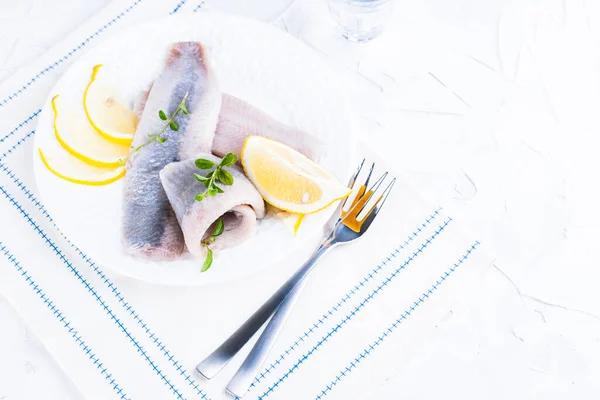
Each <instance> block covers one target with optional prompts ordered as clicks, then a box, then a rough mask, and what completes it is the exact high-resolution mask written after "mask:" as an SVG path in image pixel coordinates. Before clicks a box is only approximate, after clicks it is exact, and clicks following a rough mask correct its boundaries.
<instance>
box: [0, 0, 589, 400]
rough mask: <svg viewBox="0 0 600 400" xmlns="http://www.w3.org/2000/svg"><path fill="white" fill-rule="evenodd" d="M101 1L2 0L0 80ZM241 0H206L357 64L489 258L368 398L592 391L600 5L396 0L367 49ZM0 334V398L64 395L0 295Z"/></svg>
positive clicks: (389, 127)
mask: <svg viewBox="0 0 600 400" xmlns="http://www.w3.org/2000/svg"><path fill="white" fill-rule="evenodd" d="M106 3H107V1H106V0H80V1H69V0H53V1H51V0H45V1H44V0H38V1H35V0H19V1H14V0H11V1H8V0H0V80H4V79H10V74H11V72H13V71H15V70H16V69H18V68H19V67H20V66H21V65H23V64H25V63H27V62H28V61H31V60H33V59H35V57H36V56H37V55H40V54H42V53H43V52H45V51H46V50H47V49H48V48H49V47H51V46H52V45H53V44H54V43H55V42H57V41H58V40H60V38H62V37H63V36H64V35H66V34H67V33H69V32H70V31H71V30H73V29H74V28H75V27H76V26H78V25H79V24H81V23H82V22H84V21H85V20H86V19H87V18H88V17H89V16H91V15H93V13H94V12H95V11H96V10H98V9H100V8H101V7H102V6H103V5H105V4H106ZM256 3H257V2H249V1H242V0H213V1H212V2H210V6H211V8H212V9H216V10H222V11H226V12H235V13H239V14H244V15H248V16H250V17H253V18H259V19H263V20H265V21H268V22H273V23H275V24H276V25H278V26H280V27H281V28H282V29H287V30H288V32H289V33H290V34H292V35H294V36H297V37H298V38H299V39H301V40H304V41H306V42H307V43H308V44H309V45H311V46H312V47H314V48H315V51H317V52H319V53H320V54H321V55H322V56H323V57H326V58H328V59H330V60H331V61H332V62H335V63H337V64H339V65H340V66H341V67H342V68H343V69H344V70H345V71H346V72H347V73H348V74H350V75H355V81H356V91H357V96H356V99H355V101H356V104H355V106H356V109H357V110H360V111H359V112H360V115H361V117H362V123H361V129H363V131H367V132H369V133H370V134H371V135H372V137H373V140H377V141H383V142H385V143H390V145H389V146H386V148H388V149H389V152H388V154H385V155H384V156H386V157H390V158H391V157H393V158H396V159H401V160H402V163H403V165H404V166H405V168H404V169H403V171H401V172H402V173H404V174H405V175H406V177H408V178H409V179H410V180H411V181H412V182H414V184H415V186H416V187H417V188H418V189H419V190H421V191H422V192H423V193H424V194H425V195H426V196H429V197H430V198H432V199H435V200H437V202H438V204H442V205H444V206H445V208H446V209H447V210H450V211H451V213H452V215H456V216H458V217H459V218H457V219H458V220H461V221H462V223H463V224H464V225H465V226H466V227H468V228H469V229H471V230H473V231H475V232H476V233H477V234H478V235H479V237H481V238H482V239H483V241H484V242H485V243H486V244H487V245H488V247H489V248H491V250H492V251H493V252H494V253H495V255H496V256H497V258H496V263H495V266H494V267H492V268H490V270H489V271H488V272H487V273H486V274H485V275H484V276H483V277H482V279H481V282H480V285H479V286H478V287H477V289H476V290H475V291H474V292H473V293H472V295H471V296H470V297H469V302H468V303H467V304H463V305H462V306H461V307H458V308H456V309H455V310H454V311H453V312H452V313H450V314H448V316H447V317H446V318H445V320H444V321H442V322H441V323H440V324H439V325H438V326H436V328H435V329H434V330H433V332H432V333H431V334H430V335H428V337H427V338H426V340H424V341H423V342H422V343H421V344H420V345H419V347H418V348H416V349H415V351H414V352H413V356H412V358H411V359H410V360H409V361H408V362H407V363H405V364H404V365H403V366H402V367H401V368H400V367H399V369H398V370H390V371H388V375H387V377H386V378H387V380H386V383H385V384H384V385H383V386H381V387H380V388H379V389H378V391H377V392H376V393H373V395H372V398H373V399H379V398H407V399H430V398H440V397H442V396H443V397H448V396H450V398H458V397H459V396H460V397H461V398H465V399H471V398H473V399H475V398H485V399H505V398H511V399H565V398H573V399H592V398H594V399H596V398H598V397H600V382H599V381H598V378H597V377H598V376H600V292H599V291H598V288H597V282H598V278H599V277H600V272H599V271H600V250H599V249H600V247H599V246H598V244H597V240H598V238H599V237H600V235H599V233H598V232H599V228H600V212H598V207H597V206H598V204H600V194H599V192H600V191H599V190H598V185H599V179H598V171H600V169H599V168H598V167H599V164H600V161H599V159H598V157H597V152H598V148H599V146H598V144H599V142H600V140H599V139H598V133H599V132H600V121H599V115H600V101H599V98H600V84H599V82H600V80H599V78H600V2H598V1H597V0H453V1H447V0H420V1H414V0H413V1H409V0H397V2H396V8H395V14H394V18H393V19H392V23H391V25H390V27H389V28H388V30H386V32H385V34H384V36H382V37H381V38H379V39H378V40H376V41H374V42H373V43H371V44H368V45H366V46H365V45H350V44H348V43H345V42H344V41H343V40H341V39H339V38H338V37H336V36H334V35H333V34H332V32H333V29H334V26H333V23H332V21H331V19H330V18H329V15H328V13H327V8H326V5H325V1H321V0H312V1H311V0H299V1H297V2H296V4H294V5H293V6H292V7H290V8H287V6H288V4H289V3H290V1H275V0H269V1H262V2H261V5H260V6H257V5H256ZM398 55H402V57H399V56H398ZM409 55H412V57H409ZM0 332H1V333H0V400H7V399H11V400H14V399H34V398H45V399H75V398H79V394H78V393H77V392H76V391H75V390H74V389H73V388H72V386H71V384H70V383H69V382H68V380H67V379H66V378H65V377H64V375H63V373H62V372H61V370H60V369H59V368H58V367H57V366H56V364H55V363H54V361H53V360H52V359H51V358H50V357H49V356H48V355H47V354H46V352H45V350H44V348H43V346H42V345H41V344H40V343H39V342H38V341H37V339H36V338H35V337H32V335H31V334H30V333H28V331H27V328H26V327H25V326H24V325H23V324H22V323H21V322H20V320H19V317H18V315H16V313H15V312H14V311H13V310H12V309H11V308H10V306H9V305H8V304H6V303H5V302H3V301H2V299H1V298H0Z"/></svg>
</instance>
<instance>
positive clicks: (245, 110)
mask: <svg viewBox="0 0 600 400" xmlns="http://www.w3.org/2000/svg"><path fill="white" fill-rule="evenodd" d="M251 135H256V136H265V137H267V138H269V139H273V140H277V141H278V142H281V143H283V144H285V145H287V146H290V147H292V148H293V149H295V150H297V151H299V152H300V153H302V154H304V155H305V156H307V157H308V158H310V159H311V160H313V161H315V162H318V161H319V159H320V157H321V155H322V154H323V152H324V145H323V143H322V142H321V141H320V140H319V139H317V138H316V137H314V136H311V135H309V134H308V133H306V132H303V131H301V130H299V129H296V128H293V127H291V126H289V125H286V124H284V123H282V122H279V121H277V120H276V119H274V118H273V117H271V116H270V115H268V114H266V113H265V112H263V111H261V110H259V109H258V108H256V107H254V106H252V105H250V104H248V103H246V102H245V101H243V100H240V99H238V98H237V97H234V96H231V95H229V94H226V93H223V100H222V104H221V112H220V114H219V122H218V124H217V131H216V133H215V139H214V142H213V148H212V152H213V154H215V155H217V156H219V157H223V156H225V154H227V153H229V152H231V153H234V154H237V155H239V154H240V151H241V150H242V146H243V144H244V140H245V139H246V138H247V137H248V136H251Z"/></svg>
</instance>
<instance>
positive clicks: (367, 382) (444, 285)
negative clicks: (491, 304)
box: [0, 0, 492, 399]
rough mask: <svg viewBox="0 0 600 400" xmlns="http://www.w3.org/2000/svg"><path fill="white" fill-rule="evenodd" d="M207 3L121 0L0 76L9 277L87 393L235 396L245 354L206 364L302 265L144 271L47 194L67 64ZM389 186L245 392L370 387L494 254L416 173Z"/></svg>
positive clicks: (0, 160) (32, 320)
mask: <svg viewBox="0 0 600 400" xmlns="http://www.w3.org/2000/svg"><path fill="white" fill-rule="evenodd" d="M203 4H204V2H203V1H193V0H187V1H186V0H182V1H164V0H163V1H158V0H135V1H126V0H115V1H113V2H112V3H111V4H110V5H109V6H107V7H106V8H105V9H103V10H102V11H101V12H99V13H98V14H97V15H96V16H95V17H93V18H92V19H91V20H90V21H88V22H87V23H86V24H85V25H83V26H81V27H80V28H79V29H77V30H76V31H75V32H74V33H72V34H71V35H70V36H68V37H67V38H66V39H65V40H63V41H62V42H61V43H59V44H58V45H57V46H55V47H54V48H53V49H52V50H51V51H49V52H48V53H47V54H45V55H44V56H43V57H41V58H40V59H38V60H36V61H35V63H33V64H31V65H29V66H27V67H25V68H23V69H21V70H20V71H18V72H17V73H16V74H14V75H13V76H12V77H11V78H10V79H9V80H8V82H6V83H5V84H3V85H2V86H0V290H1V291H2V293H3V295H4V296H5V297H6V298H7V299H8V300H9V301H10V302H11V304H12V305H13V306H14V307H15V308H16V310H17V311H18V312H19V314H20V315H21V316H22V317H23V319H24V320H25V321H26V323H27V324H28V325H29V327H30V328H31V329H32V330H33V331H34V332H35V333H36V334H37V336H38V337H39V338H40V339H41V341H42V342H43V343H44V345H45V346H46V347H47V349H48V350H49V352H50V353H51V354H52V355H53V356H54V357H55V358H56V360H57V362H58V364H59V365H60V366H61V367H62V368H63V369H64V371H65V372H66V374H67V375H68V376H69V377H70V378H71V379H72V380H73V382H74V384H75V385H76V386H77V387H78V389H79V390H80V391H81V393H83V394H84V395H85V397H86V398H91V399H112V398H123V399H168V398H175V399H198V398H200V399H220V398H225V397H227V396H226V395H225V392H224V387H225V385H226V383H227V381H228V380H229V379H230V378H231V376H232V375H233V374H234V372H235V370H236V368H237V367H238V366H239V365H240V364H241V361H242V359H243V354H241V355H240V356H239V357H237V358H236V359H235V360H234V362H232V363H230V364H229V365H228V366H227V367H226V368H225V369H224V371H223V372H222V373H221V374H220V375H219V376H218V377H216V378H215V379H213V380H211V381H205V380H202V379H201V378H200V377H199V376H197V375H196V374H195V372H194V366H195V365H196V363H197V362H198V361H200V360H201V359H202V358H203V357H204V356H206V355H207V354H208V353H209V352H210V351H211V350H212V349H214V348H215V347H216V346H217V345H218V344H219V343H220V342H221V341H222V340H223V339H224V338H225V337H226V336H227V335H228V334H230V333H231V332H232V331H233V330H234V329H235V328H236V327H237V326H238V325H239V324H240V323H241V322H242V321H243V320H244V319H245V318H246V317H247V316H248V315H249V314H250V313H251V312H252V311H253V310H254V309H256V308H257V307H258V306H259V305H260V304H261V303H262V302H263V301H264V300H265V299H266V297H268V296H269V295H270V293H272V292H273V291H274V290H275V289H276V288H277V287H278V286H279V285H280V284H281V283H282V282H283V281H284V280H285V279H286V277H287V276H289V274H290V273H291V272H292V271H293V269H294V268H295V267H294V266H285V267H282V268H279V269H276V270H270V271H266V272H264V273H262V274H258V275H256V276H252V277H250V278H245V279H244V280H243V281H234V282H230V283H227V284H223V285H217V286H214V287H212V286H211V287H201V288H173V287H164V286H160V285H152V284H148V283H144V282H138V281H135V280H132V279H130V278H126V277H123V276H120V275H117V274H115V273H113V272H111V271H110V270H109V269H105V268H104V267H103V266H100V265H97V264H96V263H95V262H94V260H92V259H90V258H89V257H88V256H87V255H86V254H85V253H84V252H83V251H82V250H81V249H79V248H78V247H77V246H76V245H74V244H73V243H72V242H71V241H70V239H69V238H67V237H65V236H64V235H62V234H61V232H60V231H59V230H58V228H57V227H56V225H55V224H54V222H53V220H52V216H51V215H50V214H49V213H48V212H47V211H46V209H45V208H44V205H43V204H42V203H41V202H40V199H39V196H38V194H37V191H36V185H35V181H34V177H33V172H32V162H31V157H32V143H33V136H34V135H35V126H36V120H37V116H38V114H39V112H40V107H41V105H42V104H43V102H44V100H45V98H46V97H47V95H48V91H49V90H50V88H51V87H52V85H53V84H54V82H55V81H56V80H57V79H58V77H59V76H60V74H61V73H63V71H64V70H65V68H66V67H67V66H68V65H69V64H70V63H71V62H72V61H73V60H75V59H76V58H77V57H78V56H79V55H80V54H81V53H83V52H85V51H86V50H87V49H88V48H89V47H92V46H94V44H95V43H97V42H99V41H100V40H102V38H103V37H106V36H108V35H110V34H111V33H114V32H115V31H117V30H119V29H122V28H124V27H127V26H131V25H133V24H136V23H139V22H142V21H145V20H148V19H151V18H156V17H160V16H167V15H168V14H173V13H182V12H196V11H199V10H201V9H202V8H203ZM369 156H371V158H373V157H375V158H376V155H375V154H369ZM388 201H389V205H387V206H386V208H385V209H384V211H383V213H382V216H381V217H379V218H378V221H377V223H375V224H374V226H373V227H372V228H371V232H370V234H369V235H368V236H367V237H365V238H364V240H361V241H359V242H357V243H356V244H354V245H352V246H348V247H346V248H343V249H339V250H338V251H335V252H333V253H332V254H331V255H330V256H329V257H328V258H327V259H326V260H325V261H324V264H325V265H323V266H322V267H321V268H319V269H318V270H317V271H316V272H315V274H314V276H313V277H312V279H311V280H310V281H309V283H308V284H307V286H306V289H305V291H304V295H303V296H302V297H301V299H300V301H299V303H298V304H297V306H296V307H295V309H294V312H293V313H292V315H291V317H290V318H289V320H288V323H287V325H286V327H285V328H284V330H283V331H282V333H281V336H280V338H279V340H278V341H277V344H276V345H275V348H274V349H273V351H272V352H271V354H270V357H269V360H268V361H267V363H266V364H265V366H264V368H263V370H262V371H261V372H260V374H259V375H258V376H257V377H256V379H255V381H254V383H253V384H252V387H251V389H250V391H249V393H248V394H247V396H245V398H248V399H257V398H260V399H266V398H271V399H309V398H312V399H323V398H340V399H348V398H361V397H363V396H365V395H366V394H367V393H368V392H369V391H370V390H372V389H373V388H374V387H376V386H377V385H378V384H380V383H381V381H382V380H384V379H385V378H386V376H388V375H389V374H390V373H391V372H393V370H395V369H397V368H398V366H399V365H400V363H401V362H402V360H403V359H405V358H406V357H407V356H408V354H409V352H410V351H412V350H414V349H415V348H416V347H415V343H416V342H417V340H418V339H419V338H421V337H422V336H423V334H424V332H426V331H427V328H430V327H431V326H432V325H433V324H434V323H435V322H437V321H438V320H439V319H440V318H441V317H442V316H443V315H444V314H445V313H446V312H447V311H448V310H449V308H450V304H451V302H453V301H455V300H456V299H457V298H458V297H461V296H463V295H464V294H465V293H467V291H466V289H467V288H468V286H469V285H471V284H472V283H473V282H474V281H475V280H476V279H477V277H478V276H479V275H480V274H481V272H482V271H483V270H484V269H485V268H486V267H487V266H488V265H490V263H491V261H492V260H491V258H490V257H489V256H487V255H486V253H485V252H484V251H482V250H481V249H480V247H481V245H480V243H479V242H478V241H477V240H476V239H475V238H473V237H471V236H469V235H465V234H464V233H463V232H462V231H461V230H460V229H459V228H458V226H457V223H456V222H455V221H453V220H452V218H451V217H449V216H447V215H445V214H444V212H443V211H442V210H441V209H440V208H439V207H436V206H430V205H428V203H427V202H426V201H424V200H423V199H422V198H420V197H419V196H418V195H417V194H415V192H414V191H413V190H412V189H411V187H410V185H408V184H407V183H405V182H402V181H399V182H398V183H397V184H396V187H395V190H394V194H393V196H392V197H391V198H390V199H389V200H388ZM299 261H300V260H299ZM246 351H248V349H246V350H245V352H246Z"/></svg>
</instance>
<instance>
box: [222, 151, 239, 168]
mask: <svg viewBox="0 0 600 400" xmlns="http://www.w3.org/2000/svg"><path fill="white" fill-rule="evenodd" d="M237 160H238V157H237V156H236V155H235V154H233V153H227V154H226V155H225V157H223V159H222V160H221V163H220V164H219V165H221V166H223V167H230V166H232V165H233V164H235V163H236V162H237Z"/></svg>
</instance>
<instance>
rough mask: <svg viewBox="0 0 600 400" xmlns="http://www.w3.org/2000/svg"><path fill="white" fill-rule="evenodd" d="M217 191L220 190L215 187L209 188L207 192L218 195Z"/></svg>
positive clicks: (210, 194)
mask: <svg viewBox="0 0 600 400" xmlns="http://www.w3.org/2000/svg"><path fill="white" fill-rule="evenodd" d="M217 193H219V192H218V191H217V189H215V188H210V189H208V190H207V191H206V194H207V195H209V196H216V195H217Z"/></svg>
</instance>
